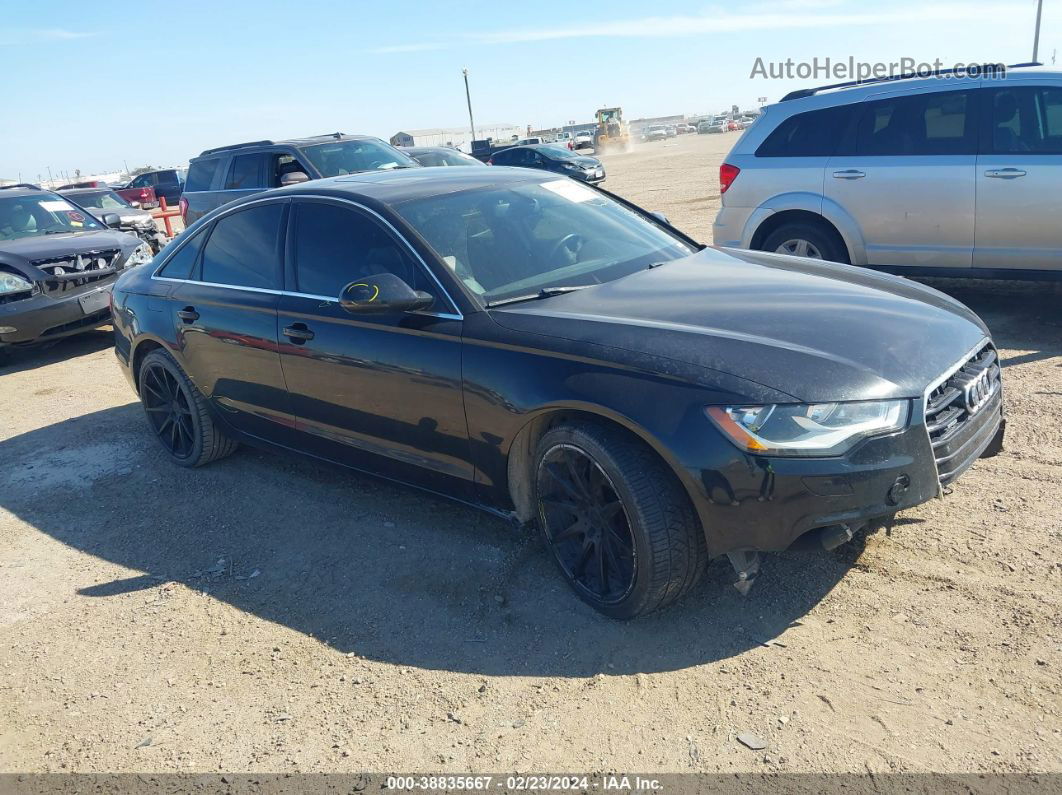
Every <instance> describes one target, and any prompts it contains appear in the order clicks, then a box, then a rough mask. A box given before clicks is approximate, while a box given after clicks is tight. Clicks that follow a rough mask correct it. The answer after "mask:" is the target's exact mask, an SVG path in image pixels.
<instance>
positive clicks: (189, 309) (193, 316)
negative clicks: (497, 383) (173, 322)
mask: <svg viewBox="0 0 1062 795" xmlns="http://www.w3.org/2000/svg"><path fill="white" fill-rule="evenodd" d="M177 317H179V318H180V319H181V320H183V321H184V322H185V323H194V322H195V321H197V320H199V313H198V312H196V311H195V307H194V306H186V307H185V308H184V309H178V310H177Z"/></svg>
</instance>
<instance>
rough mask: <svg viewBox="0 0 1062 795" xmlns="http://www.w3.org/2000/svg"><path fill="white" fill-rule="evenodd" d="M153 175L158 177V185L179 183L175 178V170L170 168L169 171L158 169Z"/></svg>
mask: <svg viewBox="0 0 1062 795" xmlns="http://www.w3.org/2000/svg"><path fill="white" fill-rule="evenodd" d="M155 176H156V178H157V179H158V184H159V185H177V184H179V182H178V180H177V172H176V171H173V170H170V171H159V172H157V173H156V175H155Z"/></svg>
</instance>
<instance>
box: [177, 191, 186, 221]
mask: <svg viewBox="0 0 1062 795" xmlns="http://www.w3.org/2000/svg"><path fill="white" fill-rule="evenodd" d="M177 209H178V210H180V211H181V220H182V221H185V222H186V223H187V221H186V219H187V218H188V199H186V198H184V196H182V197H181V198H180V200H179V201H178V202H177Z"/></svg>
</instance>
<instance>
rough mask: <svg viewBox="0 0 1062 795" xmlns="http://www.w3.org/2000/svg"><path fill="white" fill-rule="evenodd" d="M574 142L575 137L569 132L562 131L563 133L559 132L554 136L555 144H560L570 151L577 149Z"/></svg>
mask: <svg viewBox="0 0 1062 795" xmlns="http://www.w3.org/2000/svg"><path fill="white" fill-rule="evenodd" d="M574 141H575V136H574V135H572V134H571V133H570V132H568V131H567V130H564V131H561V132H559V133H557V134H556V135H554V136H553V142H554V143H556V144H560V145H561V146H566V147H568V148H569V149H574V148H575V143H574Z"/></svg>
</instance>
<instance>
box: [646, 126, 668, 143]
mask: <svg viewBox="0 0 1062 795" xmlns="http://www.w3.org/2000/svg"><path fill="white" fill-rule="evenodd" d="M643 137H644V138H645V140H646V141H663V140H664V139H665V138H667V127H665V126H664V125H663V124H654V125H652V126H650V127H649V128H648V129H647V130H646V131H645V134H644V136H643Z"/></svg>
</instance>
